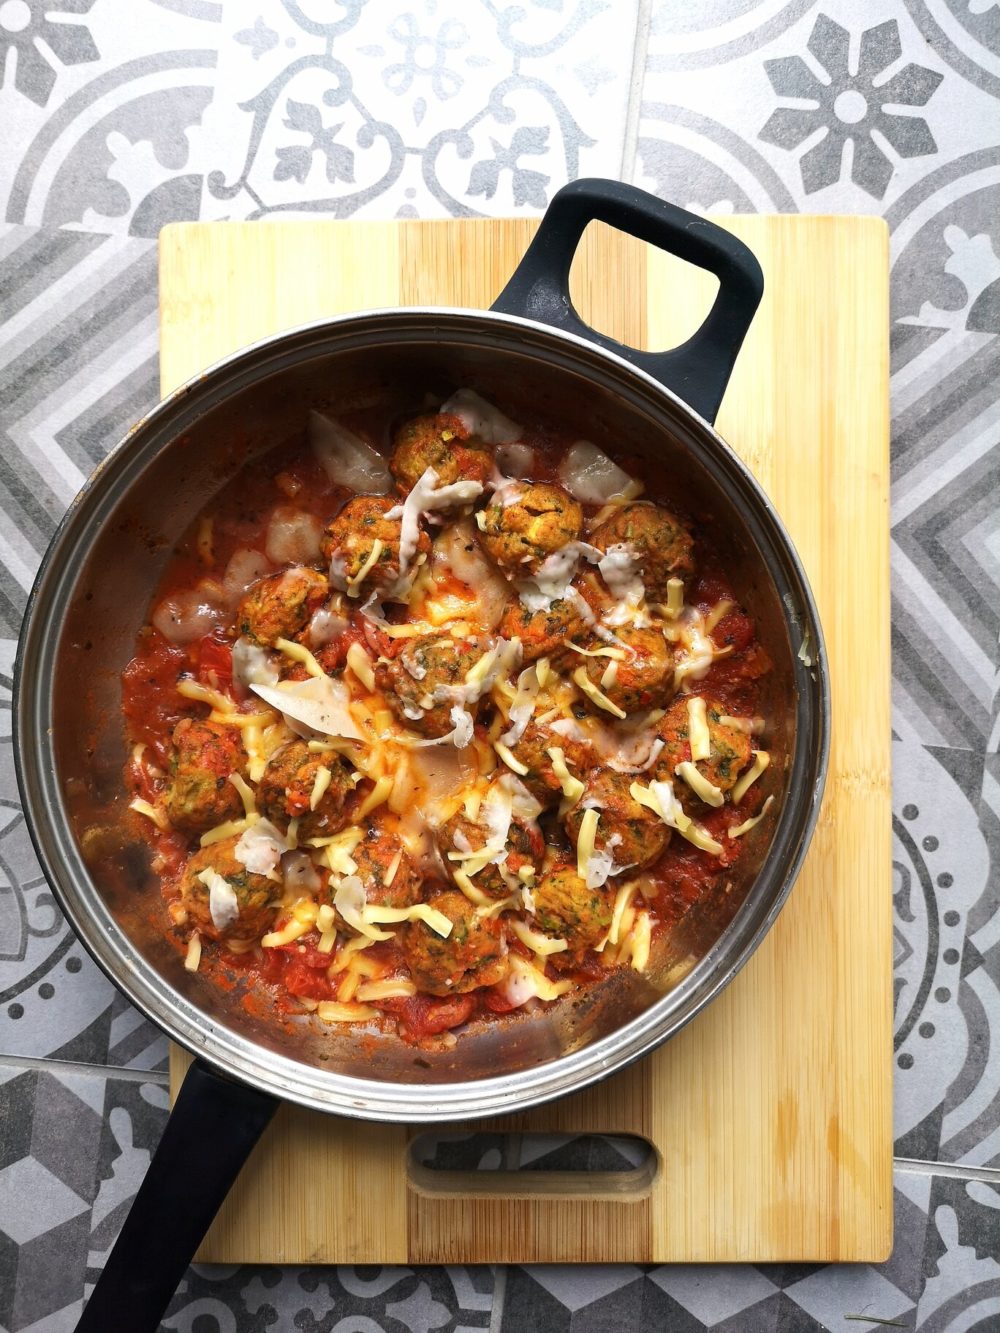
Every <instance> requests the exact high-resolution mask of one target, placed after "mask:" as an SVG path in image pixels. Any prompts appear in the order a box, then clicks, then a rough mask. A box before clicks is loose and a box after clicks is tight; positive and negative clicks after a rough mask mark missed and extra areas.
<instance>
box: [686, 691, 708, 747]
mask: <svg viewBox="0 0 1000 1333" xmlns="http://www.w3.org/2000/svg"><path fill="white" fill-rule="evenodd" d="M687 712H688V739H689V740H690V742H691V758H692V759H693V760H694V761H695V762H696V763H697V762H698V760H699V759H709V758H711V754H712V737H711V733H710V732H709V730H708V715H707V713H706V712H705V700H704V699H703V698H702V697H701V695H700V694H692V695H691V696H690V698H689V699H688V701H687Z"/></svg>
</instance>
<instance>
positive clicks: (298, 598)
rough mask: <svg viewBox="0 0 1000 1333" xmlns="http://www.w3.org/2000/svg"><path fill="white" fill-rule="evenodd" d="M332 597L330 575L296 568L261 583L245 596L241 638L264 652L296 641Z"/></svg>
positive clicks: (239, 613)
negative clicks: (283, 641)
mask: <svg viewBox="0 0 1000 1333" xmlns="http://www.w3.org/2000/svg"><path fill="white" fill-rule="evenodd" d="M329 595H330V584H329V583H328V582H327V579H326V575H325V574H320V573H318V572H317V571H316V570H315V569H310V568H309V567H308V566H306V565H296V566H294V567H293V568H292V569H285V570H282V572H281V573H280V574H269V575H268V576H267V578H264V579H258V581H257V582H256V583H254V584H253V585H252V586H251V587H250V588H249V589H248V590H247V592H246V593H245V594H244V597H243V600H242V601H241V602H240V605H239V610H238V611H237V613H236V623H237V625H238V626H239V631H240V634H242V635H245V637H246V638H248V639H249V640H250V642H251V643H255V644H257V645H258V646H259V647H261V648H273V647H274V642H275V640H276V639H294V638H295V636H296V635H297V634H300V633H301V632H302V630H304V629H305V627H306V626H307V625H308V624H309V621H310V619H311V617H312V614H313V612H314V611H316V610H317V609H318V608H319V607H320V606H322V605H323V603H324V602H325V601H326V599H327V597H328V596H329Z"/></svg>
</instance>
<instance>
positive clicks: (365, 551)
mask: <svg viewBox="0 0 1000 1333" xmlns="http://www.w3.org/2000/svg"><path fill="white" fill-rule="evenodd" d="M393 508H398V506H397V505H396V502H395V500H392V499H389V498H388V497H386V496H384V495H358V496H355V497H354V499H352V500H348V502H347V504H346V505H344V507H343V509H342V510H341V511H340V513H339V514H338V515H337V517H336V518H334V519H332V520H331V521H330V522H329V523H328V524H327V526H326V531H325V532H324V534H323V540H322V549H323V557H324V559H325V560H326V561H327V562H328V564H329V566H330V580H331V582H332V583H333V586H334V587H335V588H338V589H339V590H340V591H341V592H347V593H350V594H351V595H352V596H355V597H356V596H358V595H360V591H361V589H362V588H363V587H371V588H374V589H376V590H377V591H378V592H380V593H383V594H384V593H387V592H388V593H395V592H399V591H403V592H404V595H405V590H404V589H401V588H400V575H401V564H400V553H399V544H400V535H401V532H402V519H401V518H388V517H386V515H387V514H388V513H389V512H390V511H391V510H392V509H393ZM430 549H431V543H430V538H429V537H428V536H427V533H426V532H423V531H422V530H421V531H420V532H419V533H418V535H417V550H416V557H415V558H414V559H413V560H411V561H410V564H411V566H412V565H413V564H414V563H415V559H416V558H419V557H420V556H427V555H429V554H430Z"/></svg>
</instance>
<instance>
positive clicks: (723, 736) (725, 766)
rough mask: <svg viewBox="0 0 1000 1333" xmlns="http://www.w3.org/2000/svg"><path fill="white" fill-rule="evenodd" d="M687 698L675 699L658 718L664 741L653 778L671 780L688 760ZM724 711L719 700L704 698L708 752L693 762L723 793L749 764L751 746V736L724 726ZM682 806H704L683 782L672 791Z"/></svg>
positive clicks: (729, 788)
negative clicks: (679, 767)
mask: <svg viewBox="0 0 1000 1333" xmlns="http://www.w3.org/2000/svg"><path fill="white" fill-rule="evenodd" d="M689 716H690V714H689V710H688V698H687V697H684V698H681V699H677V700H676V701H675V702H674V703H673V704H672V705H671V706H670V708H668V709H667V711H666V713H664V715H663V717H662V718H661V719H660V725H659V727H658V728H657V730H658V731H659V734H660V736H661V737H662V738H663V742H664V745H663V750H662V752H661V754H660V758H659V761H658V763H657V765H656V777H657V778H658V779H660V780H662V779H664V778H666V779H668V780H670V781H673V779H674V776H675V774H676V772H677V765H678V764H681V763H683V762H684V761H685V760H689V759H690V758H691V740H690V735H689V730H688V728H689V720H688V719H689ZM724 716H726V710H725V708H724V707H723V705H722V704H721V703H719V701H718V699H711V698H707V697H706V698H705V721H706V722H707V724H708V735H709V742H710V752H709V756H708V758H707V759H698V760H696V761H695V768H696V769H697V770H698V772H699V773H700V774H701V775H702V777H703V778H707V779H708V781H709V782H710V783H711V784H712V785H713V787H718V789H719V790H720V791H722V792H727V791H730V790H731V789H732V788H733V787H734V786H735V785H736V780H737V778H738V777H739V775H740V773H741V772H742V771H743V769H744V768H746V766H747V765H748V764H749V763H750V758H751V753H752V747H751V744H750V737H749V736H748V735H747V733H746V732H745V731H740V730H739V729H738V728H736V727H730V726H726V724H725V723H724V722H723V721H722V718H723V717H724ZM674 790H675V792H676V795H677V798H678V800H680V802H681V804H682V805H685V806H688V805H696V806H697V807H698V808H703V806H704V803H703V802H702V801H700V800H699V799H698V797H697V796H695V794H694V792H693V791H692V790H691V789H690V787H688V785H687V783H686V782H684V781H683V780H681V781H678V782H677V783H676V784H675V788H674Z"/></svg>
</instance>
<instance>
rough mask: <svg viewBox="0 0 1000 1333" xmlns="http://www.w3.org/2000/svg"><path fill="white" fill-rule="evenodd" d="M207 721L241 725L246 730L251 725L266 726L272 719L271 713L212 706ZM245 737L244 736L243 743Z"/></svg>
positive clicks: (227, 725)
mask: <svg viewBox="0 0 1000 1333" xmlns="http://www.w3.org/2000/svg"><path fill="white" fill-rule="evenodd" d="M208 720H209V722H219V723H221V724H222V725H223V726H226V727H243V728H245V729H246V730H247V731H249V730H250V728H251V727H262V726H266V725H267V723H268V722H273V721H274V714H273V713H234V712H232V711H229V712H227V713H224V712H222V710H221V709H218V708H213V709H212V711H211V712H210V713H209V715H208ZM245 743H246V739H245V738H244V744H245Z"/></svg>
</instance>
